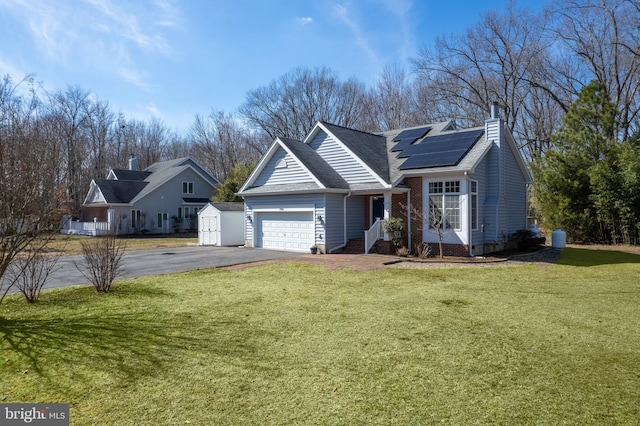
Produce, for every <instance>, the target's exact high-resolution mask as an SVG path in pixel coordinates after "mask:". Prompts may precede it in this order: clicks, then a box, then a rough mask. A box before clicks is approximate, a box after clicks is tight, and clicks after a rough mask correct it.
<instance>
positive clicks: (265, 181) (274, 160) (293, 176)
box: [253, 148, 313, 186]
mask: <svg viewBox="0 0 640 426" xmlns="http://www.w3.org/2000/svg"><path fill="white" fill-rule="evenodd" d="M282 160H285V161H286V163H287V167H285V168H277V167H276V166H277V165H278V164H279V163H280V161H282ZM291 182H295V183H303V182H313V179H312V178H311V177H310V176H309V174H308V173H307V171H306V170H305V169H303V168H302V167H301V166H300V164H299V163H298V162H297V161H296V159H295V158H294V157H292V156H291V155H289V154H288V153H287V151H285V150H284V149H282V148H279V149H278V150H277V151H276V152H275V153H274V155H273V156H272V157H271V159H270V160H269V161H268V162H267V164H266V165H265V167H264V169H263V170H262V172H261V173H260V175H259V176H258V177H257V179H256V180H255V183H254V184H253V186H263V185H277V184H287V183H291Z"/></svg>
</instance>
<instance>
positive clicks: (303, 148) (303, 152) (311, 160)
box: [279, 138, 349, 189]
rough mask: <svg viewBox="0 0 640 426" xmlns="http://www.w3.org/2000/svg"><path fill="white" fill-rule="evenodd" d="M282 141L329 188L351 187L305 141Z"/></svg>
mask: <svg viewBox="0 0 640 426" xmlns="http://www.w3.org/2000/svg"><path fill="white" fill-rule="evenodd" d="M279 139H280V141H281V142H282V143H283V144H284V145H285V146H286V147H287V148H288V149H289V150H291V152H292V153H293V155H295V157H296V158H297V159H298V160H300V161H301V162H302V164H304V166H305V167H306V168H307V169H309V171H310V172H311V173H312V174H313V175H314V176H315V177H316V178H317V179H318V180H319V181H320V182H322V185H324V186H325V187H327V188H341V189H347V188H349V184H348V183H347V181H345V180H344V179H343V178H342V176H340V175H339V174H338V172H336V171H335V170H334V169H333V168H332V167H331V166H329V164H328V163H327V162H326V161H325V160H324V159H323V158H322V157H321V156H320V155H319V154H318V153H317V152H316V151H314V150H313V148H311V147H310V146H309V145H307V144H306V143H304V142H301V141H298V140H295V139H287V138H279Z"/></svg>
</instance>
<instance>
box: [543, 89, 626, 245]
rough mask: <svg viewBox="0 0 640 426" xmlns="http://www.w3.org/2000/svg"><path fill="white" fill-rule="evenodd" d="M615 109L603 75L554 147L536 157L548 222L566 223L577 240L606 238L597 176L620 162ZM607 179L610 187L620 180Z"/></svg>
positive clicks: (579, 99)
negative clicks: (615, 157)
mask: <svg viewBox="0 0 640 426" xmlns="http://www.w3.org/2000/svg"><path fill="white" fill-rule="evenodd" d="M615 114H616V109H615V105H614V104H613V103H612V102H611V101H610V99H609V96H608V94H607V92H606V88H605V87H604V86H603V85H602V84H601V83H600V82H599V81H598V80H593V81H591V83H589V84H588V85H587V86H585V87H584V88H583V89H582V90H581V92H580V94H579V95H578V97H577V99H576V100H575V102H574V103H573V104H572V106H571V108H570V109H569V111H568V113H567V115H566V116H565V118H564V119H563V122H562V126H561V127H560V129H559V130H558V132H557V133H556V134H554V136H553V139H552V143H553V149H550V150H548V151H547V152H546V153H545V154H544V156H543V157H542V158H540V159H539V161H534V162H533V163H532V167H533V169H534V170H533V172H534V177H535V183H534V191H535V193H536V199H537V201H538V202H539V204H540V205H539V209H540V212H541V214H542V221H543V224H544V225H545V226H546V227H547V228H551V229H553V228H556V227H560V228H563V229H564V230H565V231H566V232H567V236H568V237H569V239H571V240H582V241H588V240H602V239H605V238H606V233H605V232H604V229H603V226H602V225H603V223H601V222H603V221H604V217H603V215H602V212H601V214H598V207H601V205H602V203H601V202H598V203H596V202H594V197H593V194H594V193H595V192H594V187H593V186H592V182H591V180H592V179H591V178H592V176H596V175H597V176H600V175H602V173H604V172H606V169H607V167H609V168H611V167H615V162H613V163H607V161H610V153H611V151H612V148H614V147H615V146H616V141H615V134H614V129H615ZM603 184H604V185H605V186H607V187H608V186H609V185H613V184H614V183H613V182H608V183H607V182H604V183H603ZM613 197H616V195H615V194H614V195H613ZM602 202H604V200H603V201H602ZM601 219H603V220H601Z"/></svg>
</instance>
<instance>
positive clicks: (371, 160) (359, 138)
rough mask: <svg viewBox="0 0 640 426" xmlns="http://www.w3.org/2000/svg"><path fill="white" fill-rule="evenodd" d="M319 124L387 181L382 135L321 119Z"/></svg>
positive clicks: (384, 139) (386, 161) (384, 147)
mask: <svg viewBox="0 0 640 426" xmlns="http://www.w3.org/2000/svg"><path fill="white" fill-rule="evenodd" d="M320 124H322V125H323V126H324V127H325V129H326V130H328V131H329V132H331V133H332V134H333V135H334V136H335V137H336V138H338V140H339V141H340V142H342V143H343V144H344V145H345V146H346V147H347V148H348V149H349V150H350V151H351V152H353V153H354V154H355V155H356V156H357V157H358V158H360V159H361V160H362V161H363V162H364V163H365V164H366V165H367V166H369V168H370V169H371V170H372V171H373V172H374V173H376V174H377V175H378V176H380V177H381V178H382V180H384V181H385V182H387V183H389V162H388V159H387V143H386V138H385V137H384V136H382V135H376V134H373V133H367V132H362V131H360V130H354V129H349V128H347V127H342V126H338V125H335V124H331V123H327V122H325V121H321V122H320Z"/></svg>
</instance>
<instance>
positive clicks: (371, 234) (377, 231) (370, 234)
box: [364, 218, 382, 254]
mask: <svg viewBox="0 0 640 426" xmlns="http://www.w3.org/2000/svg"><path fill="white" fill-rule="evenodd" d="M381 237H382V220H381V219H380V218H378V219H376V221H375V222H374V223H373V225H371V228H369V229H368V230H366V231H364V254H368V253H369V250H371V247H373V245H374V244H375V243H376V241H378V240H379V239H380V238H381Z"/></svg>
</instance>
